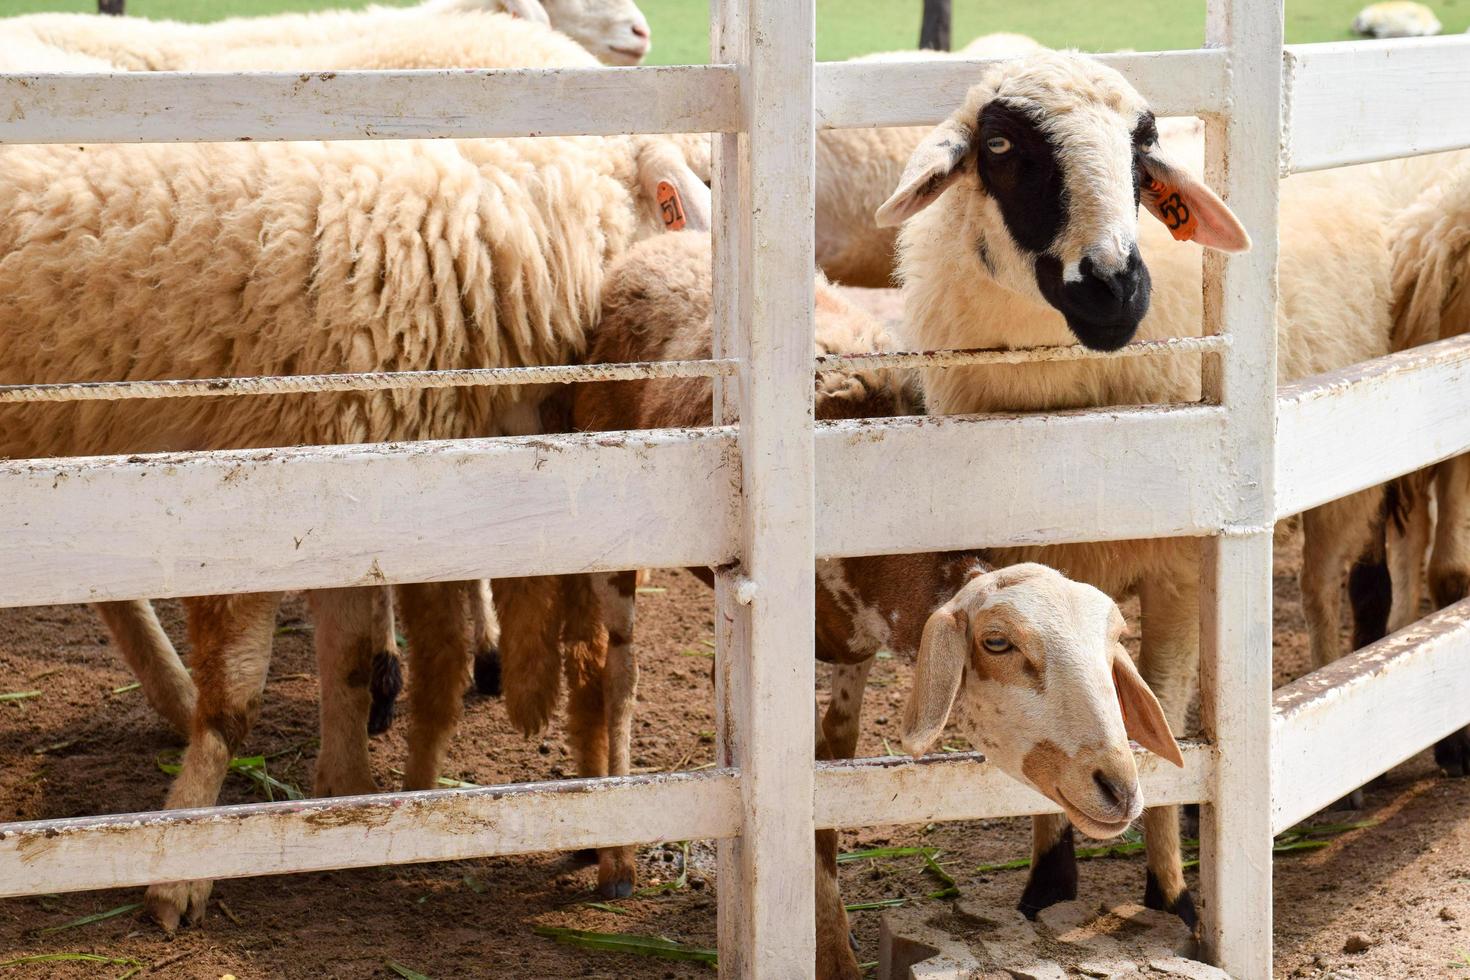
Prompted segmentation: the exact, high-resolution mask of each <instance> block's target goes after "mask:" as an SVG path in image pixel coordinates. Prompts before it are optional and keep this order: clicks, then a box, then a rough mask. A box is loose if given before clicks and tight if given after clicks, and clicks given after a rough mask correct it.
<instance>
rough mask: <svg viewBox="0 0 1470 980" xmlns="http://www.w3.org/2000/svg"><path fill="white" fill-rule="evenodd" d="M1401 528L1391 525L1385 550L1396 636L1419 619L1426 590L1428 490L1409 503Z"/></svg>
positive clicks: (1391, 620)
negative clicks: (1420, 606) (1391, 587)
mask: <svg viewBox="0 0 1470 980" xmlns="http://www.w3.org/2000/svg"><path fill="white" fill-rule="evenodd" d="M1407 507H1408V511H1407V513H1405V514H1404V515H1403V519H1402V527H1401V526H1400V523H1399V522H1397V521H1393V520H1390V521H1388V526H1387V528H1386V529H1385V530H1386V533H1385V544H1384V548H1385V550H1386V551H1387V553H1388V574H1389V578H1390V579H1391V580H1392V582H1393V610H1392V612H1390V613H1389V615H1388V631H1389V632H1390V633H1397V632H1398V631H1399V630H1401V629H1403V628H1404V627H1405V626H1408V625H1409V624H1410V623H1412V622H1414V621H1415V620H1417V619H1418V618H1419V604H1420V603H1421V602H1422V601H1423V600H1422V591H1423V587H1424V556H1425V554H1426V553H1427V552H1428V551H1429V494H1428V490H1427V488H1426V489H1425V490H1424V491H1422V492H1420V493H1419V494H1417V495H1416V496H1415V497H1414V498H1413V499H1412V500H1410V501H1409V502H1408V503H1407Z"/></svg>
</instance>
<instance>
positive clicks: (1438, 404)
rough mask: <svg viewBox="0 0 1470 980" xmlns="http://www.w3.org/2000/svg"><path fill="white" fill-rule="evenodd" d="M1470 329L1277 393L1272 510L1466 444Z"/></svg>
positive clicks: (1413, 466) (1340, 492) (1280, 513)
mask: <svg viewBox="0 0 1470 980" xmlns="http://www.w3.org/2000/svg"><path fill="white" fill-rule="evenodd" d="M1467 404H1470V335H1465V336H1460V337H1454V338H1451V339H1449V340H1441V341H1438V342H1436V343H1432V344H1425V345H1424V346H1422V347H1414V348H1411V349H1409V350H1406V351H1402V352H1400V353H1397V354H1390V355H1389V356H1387V357H1380V358H1377V359H1375V360H1372V361H1366V362H1364V363H1362V364H1356V365H1353V366H1352V367H1349V368H1344V369H1343V370H1341V371H1333V372H1331V373H1329V374H1323V375H1318V376H1316V377H1312V378H1304V379H1302V380H1301V381H1296V382H1293V383H1291V384H1287V385H1282V386H1281V387H1280V388H1279V389H1278V397H1277V408H1276V516H1277V517H1278V518H1280V517H1286V516H1288V515H1291V514H1298V513H1301V512H1302V511H1304V510H1306V509H1308V508H1310V507H1315V506H1317V505H1318V504H1322V503H1325V502H1326V501H1328V500H1335V499H1337V498H1338V497H1342V496H1344V495H1346V494H1349V493H1353V492H1355V491H1358V490H1362V489H1364V488H1366V487H1371V486H1376V485H1378V484H1380V483H1383V482H1384V481H1386V480H1390V479H1392V478H1393V477H1396V476H1400V475H1402V474H1404V473H1410V472H1413V471H1414V470H1417V469H1420V468H1421V467H1424V466H1427V465H1429V464H1430V463H1435V462H1438V461H1440V460H1442V459H1446V458H1448V457H1450V456H1454V455H1456V454H1458V453H1461V452H1464V451H1465V450H1466V449H1470V412H1466V411H1465V406H1466V405H1467Z"/></svg>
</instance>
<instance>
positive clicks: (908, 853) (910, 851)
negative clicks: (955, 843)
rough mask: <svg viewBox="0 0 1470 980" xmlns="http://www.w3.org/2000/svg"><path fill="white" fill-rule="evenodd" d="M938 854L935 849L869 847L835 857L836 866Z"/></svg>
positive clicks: (927, 847) (926, 847) (924, 847)
mask: <svg viewBox="0 0 1470 980" xmlns="http://www.w3.org/2000/svg"><path fill="white" fill-rule="evenodd" d="M938 853H939V848H937V847H929V846H927V845H926V846H923V847H869V848H865V849H863V850H860V851H844V852H843V853H841V854H839V855H837V863H838V864H846V863H848V862H849V861H871V860H875V859H882V858H907V857H923V856H925V855H930V856H932V855H935V854H938Z"/></svg>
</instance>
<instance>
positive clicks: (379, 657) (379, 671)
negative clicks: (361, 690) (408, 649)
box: [368, 651, 403, 735]
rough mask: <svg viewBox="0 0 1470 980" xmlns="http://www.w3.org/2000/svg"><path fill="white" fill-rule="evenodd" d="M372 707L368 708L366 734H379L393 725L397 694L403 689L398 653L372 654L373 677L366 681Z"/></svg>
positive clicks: (401, 669)
mask: <svg viewBox="0 0 1470 980" xmlns="http://www.w3.org/2000/svg"><path fill="white" fill-rule="evenodd" d="M368 691H369V693H371V695H372V699H373V703H372V707H371V708H369V709H368V734H369V735H381V734H383V733H384V732H386V731H387V730H388V729H390V728H392V727H393V715H394V714H395V713H396V712H397V710H398V695H399V694H400V693H401V692H402V691H403V667H402V666H401V665H400V664H399V662H398V654H396V653H388V652H386V651H381V652H379V653H376V654H374V655H373V678H372V680H371V681H369V682H368Z"/></svg>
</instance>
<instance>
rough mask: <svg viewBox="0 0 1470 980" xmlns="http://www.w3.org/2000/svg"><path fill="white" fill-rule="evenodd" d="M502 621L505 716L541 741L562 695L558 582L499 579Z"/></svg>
mask: <svg viewBox="0 0 1470 980" xmlns="http://www.w3.org/2000/svg"><path fill="white" fill-rule="evenodd" d="M490 591H491V594H492V595H493V596H494V598H495V615H496V618H497V619H499V621H500V661H501V665H502V667H503V672H502V674H501V682H502V694H503V696H504V698H505V713H506V714H507V715H509V716H510V723H511V724H512V725H514V726H515V727H516V729H517V730H518V731H520V732H522V733H523V734H526V735H539V734H540V733H541V732H542V731H543V730H544V729H545V728H546V725H547V723H548V722H549V721H550V720H551V714H552V712H553V711H555V710H556V702H557V698H558V697H559V696H560V694H561V673H562V672H561V658H560V656H559V655H558V654H557V650H558V648H559V647H560V646H561V623H562V618H563V616H562V611H561V595H562V593H561V587H560V585H558V584H557V579H556V577H555V576H539V575H533V576H529V577H525V578H507V579H496V580H495V581H494V582H493V583H491V590H490Z"/></svg>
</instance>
